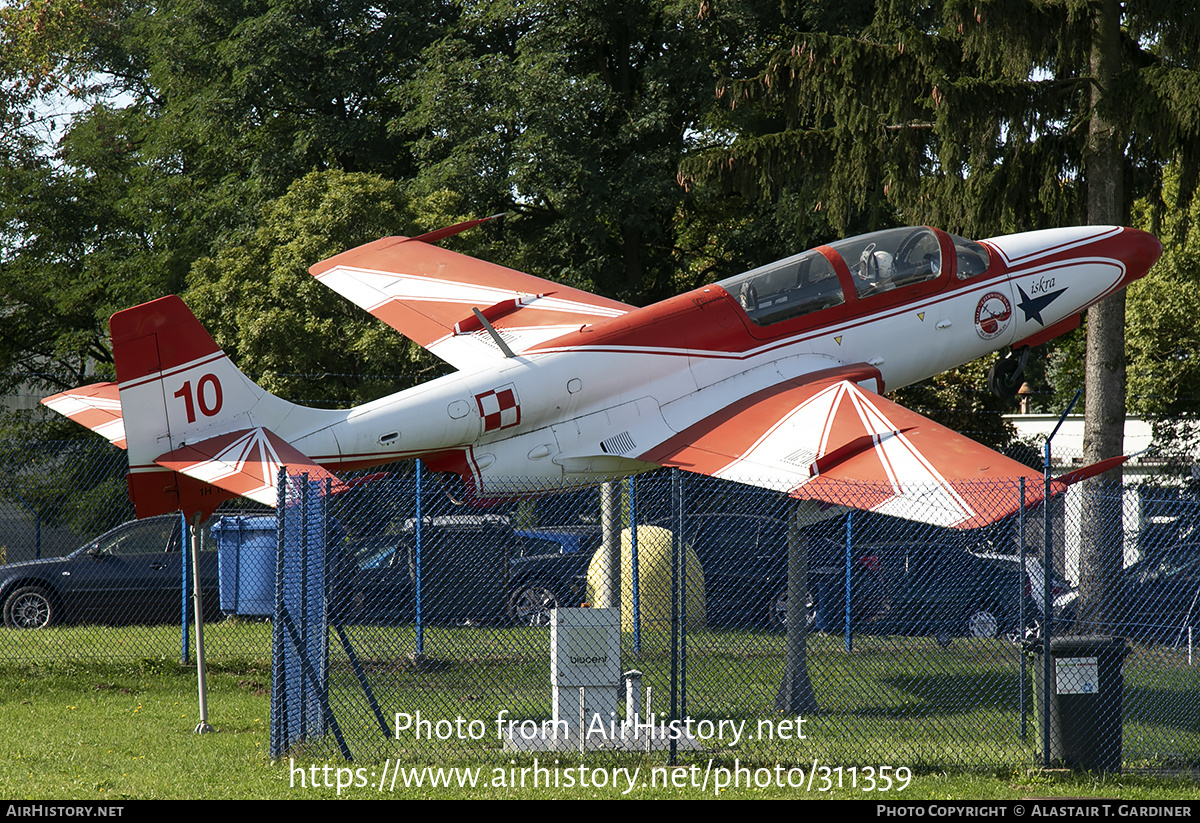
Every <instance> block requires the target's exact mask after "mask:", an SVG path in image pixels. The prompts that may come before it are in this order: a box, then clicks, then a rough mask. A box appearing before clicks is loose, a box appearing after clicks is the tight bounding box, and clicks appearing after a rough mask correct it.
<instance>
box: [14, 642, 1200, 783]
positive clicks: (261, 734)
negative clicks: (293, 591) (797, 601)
mask: <svg viewBox="0 0 1200 823" xmlns="http://www.w3.org/2000/svg"><path fill="white" fill-rule="evenodd" d="M146 631H149V630H147V629H143V628H140V627H131V628H129V629H120V630H113V629H93V628H86V629H85V628H81V627H75V628H74V629H71V628H63V629H54V630H49V631H45V632H35V633H22V634H21V637H20V640H21V642H23V643H24V642H34V643H38V644H45V648H46V649H47V650H49V649H52V648H53V649H59V650H61V649H62V648H63V645H64V644H67V643H69V644H70V647H71V651H72V652H73V657H72V658H71V659H68V660H60V661H57V662H53V663H45V664H36V665H30V664H24V663H16V662H11V661H9V662H3V663H0V796H2V797H4V798H7V799H89V800H122V799H128V798H296V799H301V798H310V797H333V796H337V795H338V794H339V790H338V788H337V782H338V780H339V779H340V780H341V781H342V782H343V784H349V785H346V786H344V787H343V789H342V790H341V791H340V794H341V796H343V797H347V796H348V797H370V798H379V797H381V796H382V797H393V796H394V797H463V796H467V797H486V798H501V797H562V798H569V797H590V796H593V795H594V796H598V797H622V796H629V797H639V798H645V797H702V796H709V797H712V796H717V797H739V798H747V797H788V798H813V799H818V798H855V799H868V800H880V799H884V798H891V799H901V800H915V799H947V798H960V799H961V798H979V799H983V798H1008V799H1013V798H1023V797H1054V796H1057V797H1092V796H1095V797H1113V798H1121V799H1148V798H1159V799H1166V798H1188V799H1190V798H1194V797H1196V796H1197V794H1198V793H1200V783H1198V782H1197V781H1196V778H1195V777H1194V776H1193V777H1162V776H1148V775H1146V774H1139V773H1132V774H1130V773H1127V774H1124V775H1118V776H1108V777H1098V776H1094V775H1086V774H1071V773H1061V772H1042V771H1039V770H1036V769H1033V768H1031V767H1027V766H1025V765H1021V764H1031V763H1032V762H1033V759H1032V747H1033V737H1032V736H1031V737H1030V738H1029V739H1028V740H1026V741H1022V740H1021V738H1020V735H1019V723H1020V716H1019V713H1017V712H1015V711H1014V710H1013V708H1012V706H1013V705H1014V704H1015V697H1016V692H1017V690H1018V689H1019V676H1014V674H1013V672H1014V671H1015V670H1014V668H1013V658H1012V654H1014V653H1015V650H1012V647H1011V646H1009V647H1005V646H1003V645H1002V642H1001V641H996V642H995V643H993V642H992V641H974V640H971V641H968V640H959V641H956V642H955V643H954V644H952V645H951V646H950V647H949V648H948V649H945V650H940V653H939V654H938V655H937V656H933V657H931V656H930V653H929V649H928V648H927V646H928V645H929V644H927V643H926V644H924V645H923V644H921V643H918V642H916V641H915V639H914V642H911V643H909V642H902V643H897V642H894V639H889V638H869V637H868V638H861V639H859V640H858V641H856V648H855V650H854V652H853V653H852V654H847V653H846V652H845V650H844V649H843V648H842V646H841V641H840V639H839V638H830V637H813V638H811V642H810V652H811V655H810V672H811V676H812V679H813V682H814V687H815V689H816V691H817V696H818V700H819V701H820V703H821V705H822V708H823V710H824V711H823V713H822V714H821V715H818V716H814V717H811V718H807V719H806V723H805V726H804V731H805V734H806V737H807V739H806V740H804V741H796V740H791V741H786V742H781V741H779V740H761V739H757V737H755V736H754V735H752V734H747V735H746V736H745V737H744V738H743V739H742V740H741V741H740V742H739V743H737V744H736V745H728V741H722V742H721V743H720V744H719V745H718V744H714V745H713V746H712V747H711V749H710V750H709V751H705V752H702V753H688V754H686V755H681V757H680V763H681V764H682V770H679V771H675V770H670V771H669V770H667V769H666V768H665V759H664V757H663V756H662V755H661V754H658V753H654V754H650V755H629V754H613V753H590V754H588V755H587V756H586V757H585V758H584V759H581V758H580V756H579V755H578V754H573V755H558V756H557V758H558V760H559V763H558V769H557V771H552V772H546V773H544V774H548V775H552V776H551V777H550V778H549V780H550V781H551V782H553V781H554V780H557V782H558V788H553V787H550V788H545V787H538V788H534V787H533V786H532V782H533V777H534V773H533V772H532V771H531V769H532V767H533V765H534V762H533V761H534V756H533V755H531V754H512V753H506V752H503V751H501V750H500V749H499V746H498V743H497V742H496V740H495V738H494V734H493V732H494V721H495V716H496V713H497V711H499V710H500V709H503V708H507V709H509V710H510V712H511V713H512V714H511V716H513V717H516V718H520V717H544V716H546V715H548V713H549V684H548V676H547V673H546V652H547V650H546V648H545V647H544V645H545V643H546V636H547V635H548V632H546V631H545V630H531V629H490V630H467V629H451V630H434V631H431V632H430V633H429V636H428V638H427V654H430V655H431V656H435V657H437V656H438V652H439V650H445V649H448V648H450V647H451V646H452V645H453V646H454V647H455V648H457V649H459V653H458V654H457V655H456V656H455V658H454V659H453V661H451V662H448V663H447V665H444V666H433V667H428V668H425V669H419V668H416V667H412V666H405V665H404V664H403V663H402V661H403V660H404V659H405V657H404V656H405V654H406V653H407V651H408V650H409V648H410V644H411V637H410V636H409V635H408V634H407V632H408V630H407V629H389V630H374V631H367V630H365V629H364V630H356V632H353V633H352V639H353V642H354V643H355V646H356V649H357V650H358V651H359V653H360V654H361V655H362V656H363V658H364V662H365V663H366V667H367V671H368V673H369V677H370V679H371V681H372V683H373V686H374V688H375V690H376V691H377V692H378V693H379V694H378V696H379V698H380V703H381V704H382V708H383V711H384V714H385V716H386V717H387V719H388V721H389V722H391V720H392V717H393V715H394V713H395V712H397V711H405V712H410V713H412V712H415V711H419V710H420V711H423V712H427V714H426V715H425V716H426V717H429V718H434V719H436V718H453V717H455V716H462V717H464V718H465V719H472V718H476V719H480V720H482V721H486V723H487V732H488V734H487V738H488V739H486V740H481V741H469V740H467V741H462V743H461V744H460V745H457V746H456V747H455V748H452V749H447V747H446V745H445V744H436V745H431V744H429V743H426V742H425V741H415V740H413V739H412V738H411V737H407V736H406V737H404V738H403V739H401V740H394V739H384V738H383V737H382V735H381V734H380V733H379V732H377V731H374V730H373V729H372V724H373V722H374V721H373V720H372V716H371V714H370V712H369V711H368V710H366V708H365V707H366V701H365V699H364V698H363V695H362V691H361V690H360V689H359V688H358V686H357V683H356V681H354V680H353V678H352V677H351V676H350V672H349V670H348V668H347V667H345V666H344V665H340V664H339V663H337V658H336V657H335V664H334V665H333V666H331V675H330V678H331V681H330V682H331V696H332V699H333V700H334V702H335V703H336V704H338V705H339V708H338V709H337V713H338V717H339V720H340V721H341V722H342V725H343V726H344V727H345V730H346V731H347V733H348V736H350V737H351V738H352V739H353V740H355V741H358V742H357V743H356V744H355V746H356V748H355V753H356V760H355V761H354V762H352V763H347V762H345V761H342V760H341V759H340V758H339V757H337V756H336V755H334V754H332V753H331V749H332V744H331V743H330V742H329V741H320V742H319V743H318V744H314V745H311V746H309V747H308V748H307V749H301V750H298V751H296V752H294V753H293V756H292V758H288V759H284V760H281V761H279V762H273V761H272V760H271V758H270V756H269V747H270V730H269V725H270V716H269V714H270V696H269V687H270V676H271V673H270V667H269V662H268V661H269V642H270V638H269V633H270V627H269V626H268V625H266V624H229V625H224V624H220V625H215V626H212V627H209V629H208V630H207V631H206V641H207V645H208V648H209V652H210V655H211V656H212V658H213V659H214V660H216V661H217V662H215V663H213V664H211V665H210V669H209V678H208V685H209V716H210V721H211V722H212V724H213V726H215V727H216V728H217V729H218V733H216V734H211V735H195V734H193V733H192V729H193V728H194V727H195V725H196V723H197V721H198V718H199V715H198V709H197V692H196V682H195V673H194V669H193V668H191V667H185V666H181V665H180V664H179V663H178V634H177V632H176V634H174V636H173V638H171V637H168V638H167V639H164V640H161V641H156V642H161V643H163V644H164V647H163V649H162V652H161V654H160V655H159V656H153V657H152V656H144V657H141V658H140V659H134V660H128V661H127V662H112V657H113V656H114V654H116V652H114V651H113V649H114V648H117V649H120V648H131V649H133V648H137V649H139V650H140V649H142V648H143V647H142V646H138V645H134V644H135V643H142V642H147V637H145V636H143V633H144V632H146ZM114 638H115V639H114ZM13 640H14V638H13V637H12V636H11V634H9V633H8V632H3V633H0V644H2V643H8V642H12V641H13ZM758 640H759V638H755V637H753V636H751V633H740V634H739V633H736V632H735V633H725V634H724V635H718V634H716V633H713V634H709V635H698V636H697V637H696V638H694V640H693V641H690V642H691V645H690V646H689V655H690V656H689V661H688V678H689V681H688V682H689V685H688V693H689V698H690V703H689V706H688V709H689V713H690V714H692V715H693V716H695V717H707V718H712V719H727V720H733V721H739V720H746V721H747V724H748V727H749V728H753V725H754V723H755V722H756V721H757V720H758V719H761V718H762V717H763V716H764V713H763V711H762V707H763V706H769V704H770V700H771V698H772V697H773V694H774V689H775V688H776V686H777V684H778V679H779V673H780V670H781V663H780V660H779V657H778V655H777V654H775V653H773V650H772V649H771V648H769V645H764V644H763V643H761V642H758ZM752 641H753V642H752ZM654 642H655V639H654V638H648V642H647V648H646V649H645V650H644V654H643V655H642V657H641V658H639V659H638V660H637V666H638V667H639V668H640V669H642V670H643V671H644V672H645V673H646V680H647V682H648V683H653V684H660V685H658V686H656V688H661V692H659V694H661V698H656V701H657V700H659V699H661V700H663V701H664V704H657V702H656V708H663V709H665V708H666V706H665V701H666V695H667V694H668V691H667V690H666V688H665V687H663V686H661V684H663V683H665V682H669V660H668V659H667V658H666V657H665V656H663V655H661V654H656V653H654V651H653V647H654ZM172 643H173V644H174V645H171V644H172ZM4 648H6V646H4V645H0V649H4ZM253 648H257V649H260V650H261V651H260V653H258V654H249V653H246V652H247V650H249V649H253ZM235 649H240V650H241V652H242V653H241V654H240V655H239V654H232V653H231V650H235ZM106 656H107V657H108V660H107V661H104V660H101V659H100V658H104V657H106ZM1150 662H1153V665H1150ZM1150 662H1148V658H1147V659H1143V657H1142V656H1141V655H1139V654H1134V655H1131V657H1130V660H1129V661H1127V664H1126V670H1125V672H1126V722H1125V746H1126V753H1127V755H1126V756H1127V765H1128V766H1132V767H1133V768H1135V769H1136V768H1138V767H1139V766H1141V765H1146V766H1150V765H1163V764H1166V765H1186V766H1190V767H1191V768H1193V769H1194V768H1195V767H1196V765H1197V764H1196V758H1197V752H1198V751H1200V740H1198V737H1197V736H1198V734H1200V723H1198V722H1197V720H1196V717H1195V712H1196V703H1197V702H1198V701H1196V700H1195V699H1194V695H1196V694H1197V693H1200V682H1198V680H1200V674H1198V672H1200V669H1197V668H1191V667H1187V666H1186V665H1183V664H1181V663H1179V661H1174V662H1172V659H1159V658H1154V659H1153V661H1150ZM918 664H919V665H918ZM947 686H949V687H950V688H948V689H947ZM385 689H386V691H385ZM947 694H949V695H952V696H953V695H958V698H957V699H948V698H946V697H945V695H947ZM1183 696H1190V706H1191V708H1190V709H1189V712H1190V713H1185V714H1183V715H1180V714H1179V713H1178V711H1177V710H1174V713H1167V710H1168V709H1172V710H1173V707H1175V706H1176V705H1177V703H1178V701H1179V700H1180V698H1181V697H1183ZM1185 699H1186V698H1185ZM338 701H341V702H340V703H339V702H338ZM767 716H769V715H767ZM368 740H370V741H372V742H371V743H370V745H367V744H365V743H363V741H368ZM1133 751H1138V752H1148V754H1147V755H1146V760H1145V763H1144V764H1143V763H1138V762H1130V761H1129V760H1128V758H1129V756H1130V752H1133ZM1154 751H1158V752H1159V754H1158V755H1155V756H1154V757H1151V756H1150V755H1151V754H1153V752H1154ZM981 753H983V754H981ZM555 757H556V756H555V755H542V756H540V757H539V761H538V765H539V766H541V767H546V766H553V765H554V764H553V760H554V759H555ZM814 761H816V763H817V766H818V772H817V773H816V774H815V775H813V774H812V765H813V762H814ZM939 764H952V765H951V766H949V767H947V766H945V765H939ZM398 765H399V766H402V767H403V768H404V769H406V770H408V769H416V770H418V771H415V772H414V771H403V772H400V773H397V771H396V769H397V766H398ZM777 765H779V766H781V767H782V768H781V769H776V766H777ZM327 766H328V769H326V767H327ZM839 766H840V767H841V769H840V770H839V769H838V768H837V767H839ZM881 766H890V767H892V768H891V771H889V772H887V775H888V776H889V777H891V778H892V779H893V781H894V782H893V785H892V786H891V788H890V790H889V791H888V792H887V793H884V792H881V791H878V789H879V788H881V782H882V781H880V780H876V781H875V788H876V791H874V792H868V791H866V790H865V789H866V788H867V784H868V782H869V781H868V777H870V778H871V779H875V778H876V777H880V776H881V775H882V774H883V772H881V771H879V767H881ZM314 767H315V769H314ZM438 767H441V768H458V769H459V770H460V771H459V772H457V773H443V776H445V775H446V774H449V776H450V777H451V779H452V780H453V779H455V778H457V777H467V778H468V780H469V777H470V775H474V777H475V780H476V786H475V787H474V788H471V787H466V788H458V787H457V786H454V787H451V788H445V787H439V788H431V787H429V786H428V782H429V780H430V779H431V778H432V777H433V773H431V772H429V771H425V772H421V771H420V770H421V769H426V768H434V769H436V768H438ZM580 767H583V768H582V770H581V769H580ZM736 767H741V768H742V769H743V771H742V772H741V773H740V774H741V777H740V785H738V786H729V787H727V788H725V789H724V791H718V790H717V787H716V785H715V784H716V782H717V781H718V780H719V779H725V780H729V779H732V777H733V776H734V775H735V774H738V773H737V772H734V771H731V770H733V769H735V768H736ZM822 767H824V768H826V769H829V771H822ZM867 767H873V768H875V769H876V771H875V772H873V773H870V774H869V775H868V773H867V772H866V768H867ZM897 767H906V768H907V769H909V770H911V779H910V780H908V781H906V785H905V786H904V788H903V789H901V788H900V783H901V782H902V781H901V773H899V772H897V771H896V769H897ZM852 768H853V769H855V771H853V772H852V771H851V769H852ZM339 769H342V770H344V771H342V772H340V773H339V772H338V770H339ZM463 769H472V770H474V771H472V772H470V773H468V772H465V771H462V770H463ZM635 769H636V770H637V771H636V777H635V778H634V782H635V785H634V788H633V789H632V790H631V791H628V794H625V792H626V791H627V790H628V789H629V780H630V778H632V777H633V776H634V774H635V772H634V770H635ZM721 769H725V771H724V772H721V771H720V770H721ZM760 769H767V770H768V771H758V770H760ZM801 769H802V770H803V776H802V777H801V776H800V772H799V771H797V770H801ZM350 770H356V771H350ZM357 770H360V771H357ZM522 770H524V773H522ZM1188 773H1189V774H1192V775H1194V774H1195V773H1196V772H1195V771H1191V772H1188ZM397 774H399V775H400V777H399V778H398V779H397V780H396V782H395V783H394V784H393V783H392V782H391V780H392V777H393V776H395V775H397ZM414 775H417V776H419V777H421V778H422V779H423V780H424V781H425V782H426V785H425V786H423V787H421V788H417V787H415V786H412V785H410V786H408V787H406V786H405V785H404V784H405V778H407V779H408V782H409V783H410V784H411V783H412V782H413V779H414V777H413V776H414ZM722 775H724V777H723V778H722V777H721V776H722ZM706 776H707V784H706V785H705V786H704V788H700V784H701V782H702V780H704V779H705V777H706ZM810 776H812V777H813V778H815V779H814V780H813V781H812V782H809V778H810ZM522 777H524V779H525V784H526V785H525V787H524V788H522V786H521V778H522ZM601 777H603V779H604V782H605V784H606V785H603V786H595V785H592V784H593V783H595V782H598V781H599V779H600V778H601ZM314 778H315V780H316V783H317V784H318V785H316V786H315V787H314V786H313V785H312V783H313V782H314ZM768 778H769V779H768ZM381 780H382V781H383V782H384V790H383V791H382V793H381V791H380V789H379V783H380V781H381ZM546 780H547V778H546V777H542V778H541V782H542V783H543V784H544V783H545V782H546ZM789 780H790V781H791V783H792V785H791V786H789V785H788V782H789ZM839 780H840V782H841V786H840V787H839V786H838V782H839ZM568 781H571V782H572V785H567V783H568ZM676 781H678V783H679V784H681V785H670V784H673V783H675V782H676ZM582 782H586V783H587V785H581V783H582ZM664 782H665V783H667V784H668V786H666V787H663V786H662V785H661V784H662V783H664ZM756 782H757V783H759V784H769V785H749V786H747V785H746V784H747V783H751V784H753V783H756ZM655 783H658V784H659V785H658V786H657V787H656V786H655V785H654V784H655ZM356 784H357V785H356ZM514 784H515V785H514ZM614 784H615V785H614ZM643 784H645V785H643ZM797 784H799V785H797ZM822 788H824V789H826V791H820V789H822Z"/></svg>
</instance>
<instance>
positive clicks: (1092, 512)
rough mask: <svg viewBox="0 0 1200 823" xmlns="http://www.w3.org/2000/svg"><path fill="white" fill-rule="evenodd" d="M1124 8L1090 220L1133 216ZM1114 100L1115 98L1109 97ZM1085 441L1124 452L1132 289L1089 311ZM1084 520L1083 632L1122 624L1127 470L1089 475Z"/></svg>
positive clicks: (1097, 149) (1109, 6) (1108, 52)
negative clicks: (1122, 122) (1119, 96)
mask: <svg viewBox="0 0 1200 823" xmlns="http://www.w3.org/2000/svg"><path fill="white" fill-rule="evenodd" d="M1119 15H1120V9H1119V6H1118V3H1117V0H1102V2H1100V3H1099V4H1097V5H1096V7H1095V11H1094V12H1093V18H1092V20H1093V27H1092V51H1091V72H1092V88H1091V119H1090V123H1089V128H1088V148H1087V153H1086V156H1085V162H1086V174H1087V193H1088V222H1089V223H1091V224H1093V225H1123V224H1125V223H1126V222H1127V221H1126V217H1125V214H1126V210H1125V179H1124V166H1125V158H1124V152H1123V149H1124V143H1123V141H1122V140H1121V138H1120V136H1119V135H1118V134H1117V133H1116V130H1115V128H1114V126H1113V123H1112V122H1111V119H1110V115H1109V113H1108V112H1107V111H1106V105H1105V103H1106V98H1108V96H1109V94H1110V93H1111V85H1112V84H1113V83H1115V82H1116V79H1115V78H1116V74H1117V71H1118V69H1119V68H1120V60H1121V41H1120V36H1121V31H1120V17H1119ZM1109 99H1111V98H1109ZM1084 379H1085V394H1086V396H1085V400H1084V422H1083V426H1084V429H1083V443H1084V460H1085V462H1086V463H1089V464H1090V463H1094V462H1096V461H1098V460H1104V459H1105V458H1108V457H1114V456H1116V455H1119V454H1121V453H1122V451H1123V448H1124V439H1125V292H1124V291H1121V292H1118V293H1117V294H1114V295H1112V296H1111V297H1109V298H1108V299H1107V300H1105V301H1104V302H1102V303H1098V304H1097V305H1095V306H1092V308H1091V309H1089V310H1088V314H1087V363H1086V367H1085V378H1084ZM1083 501H1084V504H1083V511H1082V519H1081V523H1080V550H1081V555H1080V558H1079V572H1080V581H1079V587H1080V592H1079V607H1078V609H1079V610H1078V626H1077V629H1078V630H1079V631H1082V632H1108V631H1112V630H1113V628H1115V623H1116V620H1117V618H1118V614H1117V611H1118V608H1119V605H1120V585H1119V584H1120V577H1121V569H1122V567H1123V565H1124V563H1123V559H1124V532H1123V529H1122V523H1121V470H1120V469H1119V468H1118V469H1114V470H1113V471H1111V472H1107V473H1106V474H1104V475H1101V476H1100V477H1097V478H1095V479H1093V480H1090V481H1088V482H1087V483H1086V484H1085V486H1084V490H1083Z"/></svg>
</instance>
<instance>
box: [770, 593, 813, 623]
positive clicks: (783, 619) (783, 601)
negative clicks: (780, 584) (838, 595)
mask: <svg viewBox="0 0 1200 823" xmlns="http://www.w3.org/2000/svg"><path fill="white" fill-rule="evenodd" d="M804 620H805V625H806V626H807V627H808V630H809V631H812V629H813V626H815V625H816V624H817V601H816V600H814V599H813V597H812V595H809V596H808V601H807V602H806V603H805V606H804ZM767 621H768V622H769V623H770V625H771V627H772V628H776V629H786V628H787V625H788V596H787V589H783V590H782V591H780V592H779V594H777V595H775V596H774V597H773V598H771V602H770V603H769V604H768V606H767Z"/></svg>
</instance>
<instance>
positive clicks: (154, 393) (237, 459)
mask: <svg viewBox="0 0 1200 823" xmlns="http://www.w3.org/2000/svg"><path fill="white" fill-rule="evenodd" d="M109 330H110V331H111V333H112V341H113V359H114V361H115V364H116V369H117V382H118V385H119V386H120V398H121V409H122V414H123V417H124V423H125V436H126V441H127V445H128V450H129V472H130V473H129V489H130V494H131V496H132V497H133V500H134V506H135V508H136V510H137V514H138V517H148V516H150V515H152V514H158V513H162V512H169V511H175V510H178V509H182V510H183V511H184V512H185V513H188V514H191V513H194V512H202V513H209V512H211V511H212V510H214V509H215V508H216V506H217V505H218V504H219V503H221V502H222V501H224V500H227V499H229V498H232V497H236V496H238V495H245V496H248V497H251V498H252V499H254V500H257V501H259V502H263V503H267V504H271V505H273V504H274V502H275V491H274V487H275V482H276V476H277V474H278V467H279V466H280V465H284V464H286V465H288V466H297V465H298V464H299V466H298V467H299V468H300V469H302V470H306V469H310V468H311V469H312V470H313V471H316V472H318V473H323V474H328V472H325V471H324V470H323V469H320V467H318V466H317V465H316V464H315V463H313V461H311V460H309V459H308V458H307V457H305V456H304V455H303V454H301V453H300V452H299V451H297V450H296V449H295V448H292V447H291V446H289V445H288V444H287V441H286V438H284V437H280V436H279V435H277V434H276V433H275V432H278V431H280V430H281V429H283V428H285V421H288V420H289V418H292V417H293V415H294V414H295V413H296V412H301V414H299V415H297V416H298V417H304V416H306V415H305V413H308V414H313V413H316V414H320V412H315V410H309V409H302V408H301V407H299V406H295V405H293V404H291V403H289V402H287V401H286V400H282V399H280V398H278V397H275V396H274V395H272V394H270V393H269V392H267V391H266V390H265V389H262V388H261V387H259V386H258V385H257V384H255V383H254V381H252V380H251V379H250V378H248V377H246V376H245V375H244V374H242V372H241V371H239V370H238V368H237V367H236V366H235V365H234V364H233V362H232V361H231V360H230V359H229V358H228V357H227V356H226V355H225V352H223V351H222V350H221V348H220V347H219V346H218V345H217V344H216V341H214V340H213V339H212V336H211V335H210V334H209V333H208V332H207V331H206V330H205V329H204V327H203V326H202V325H200V321H198V320H197V319H196V317H195V315H193V314H192V313H191V311H190V310H189V309H188V307H187V306H185V305H184V303H183V301H182V300H180V299H179V298H178V297H176V296H173V295H172V296H170V297H163V298H161V299H159V300H154V301H152V302H150V303H144V304H142V305H140V306H135V307H133V308H131V309H126V310H125V311H120V312H117V313H116V314H114V315H113V316H112V319H111V320H110V321H109Z"/></svg>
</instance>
